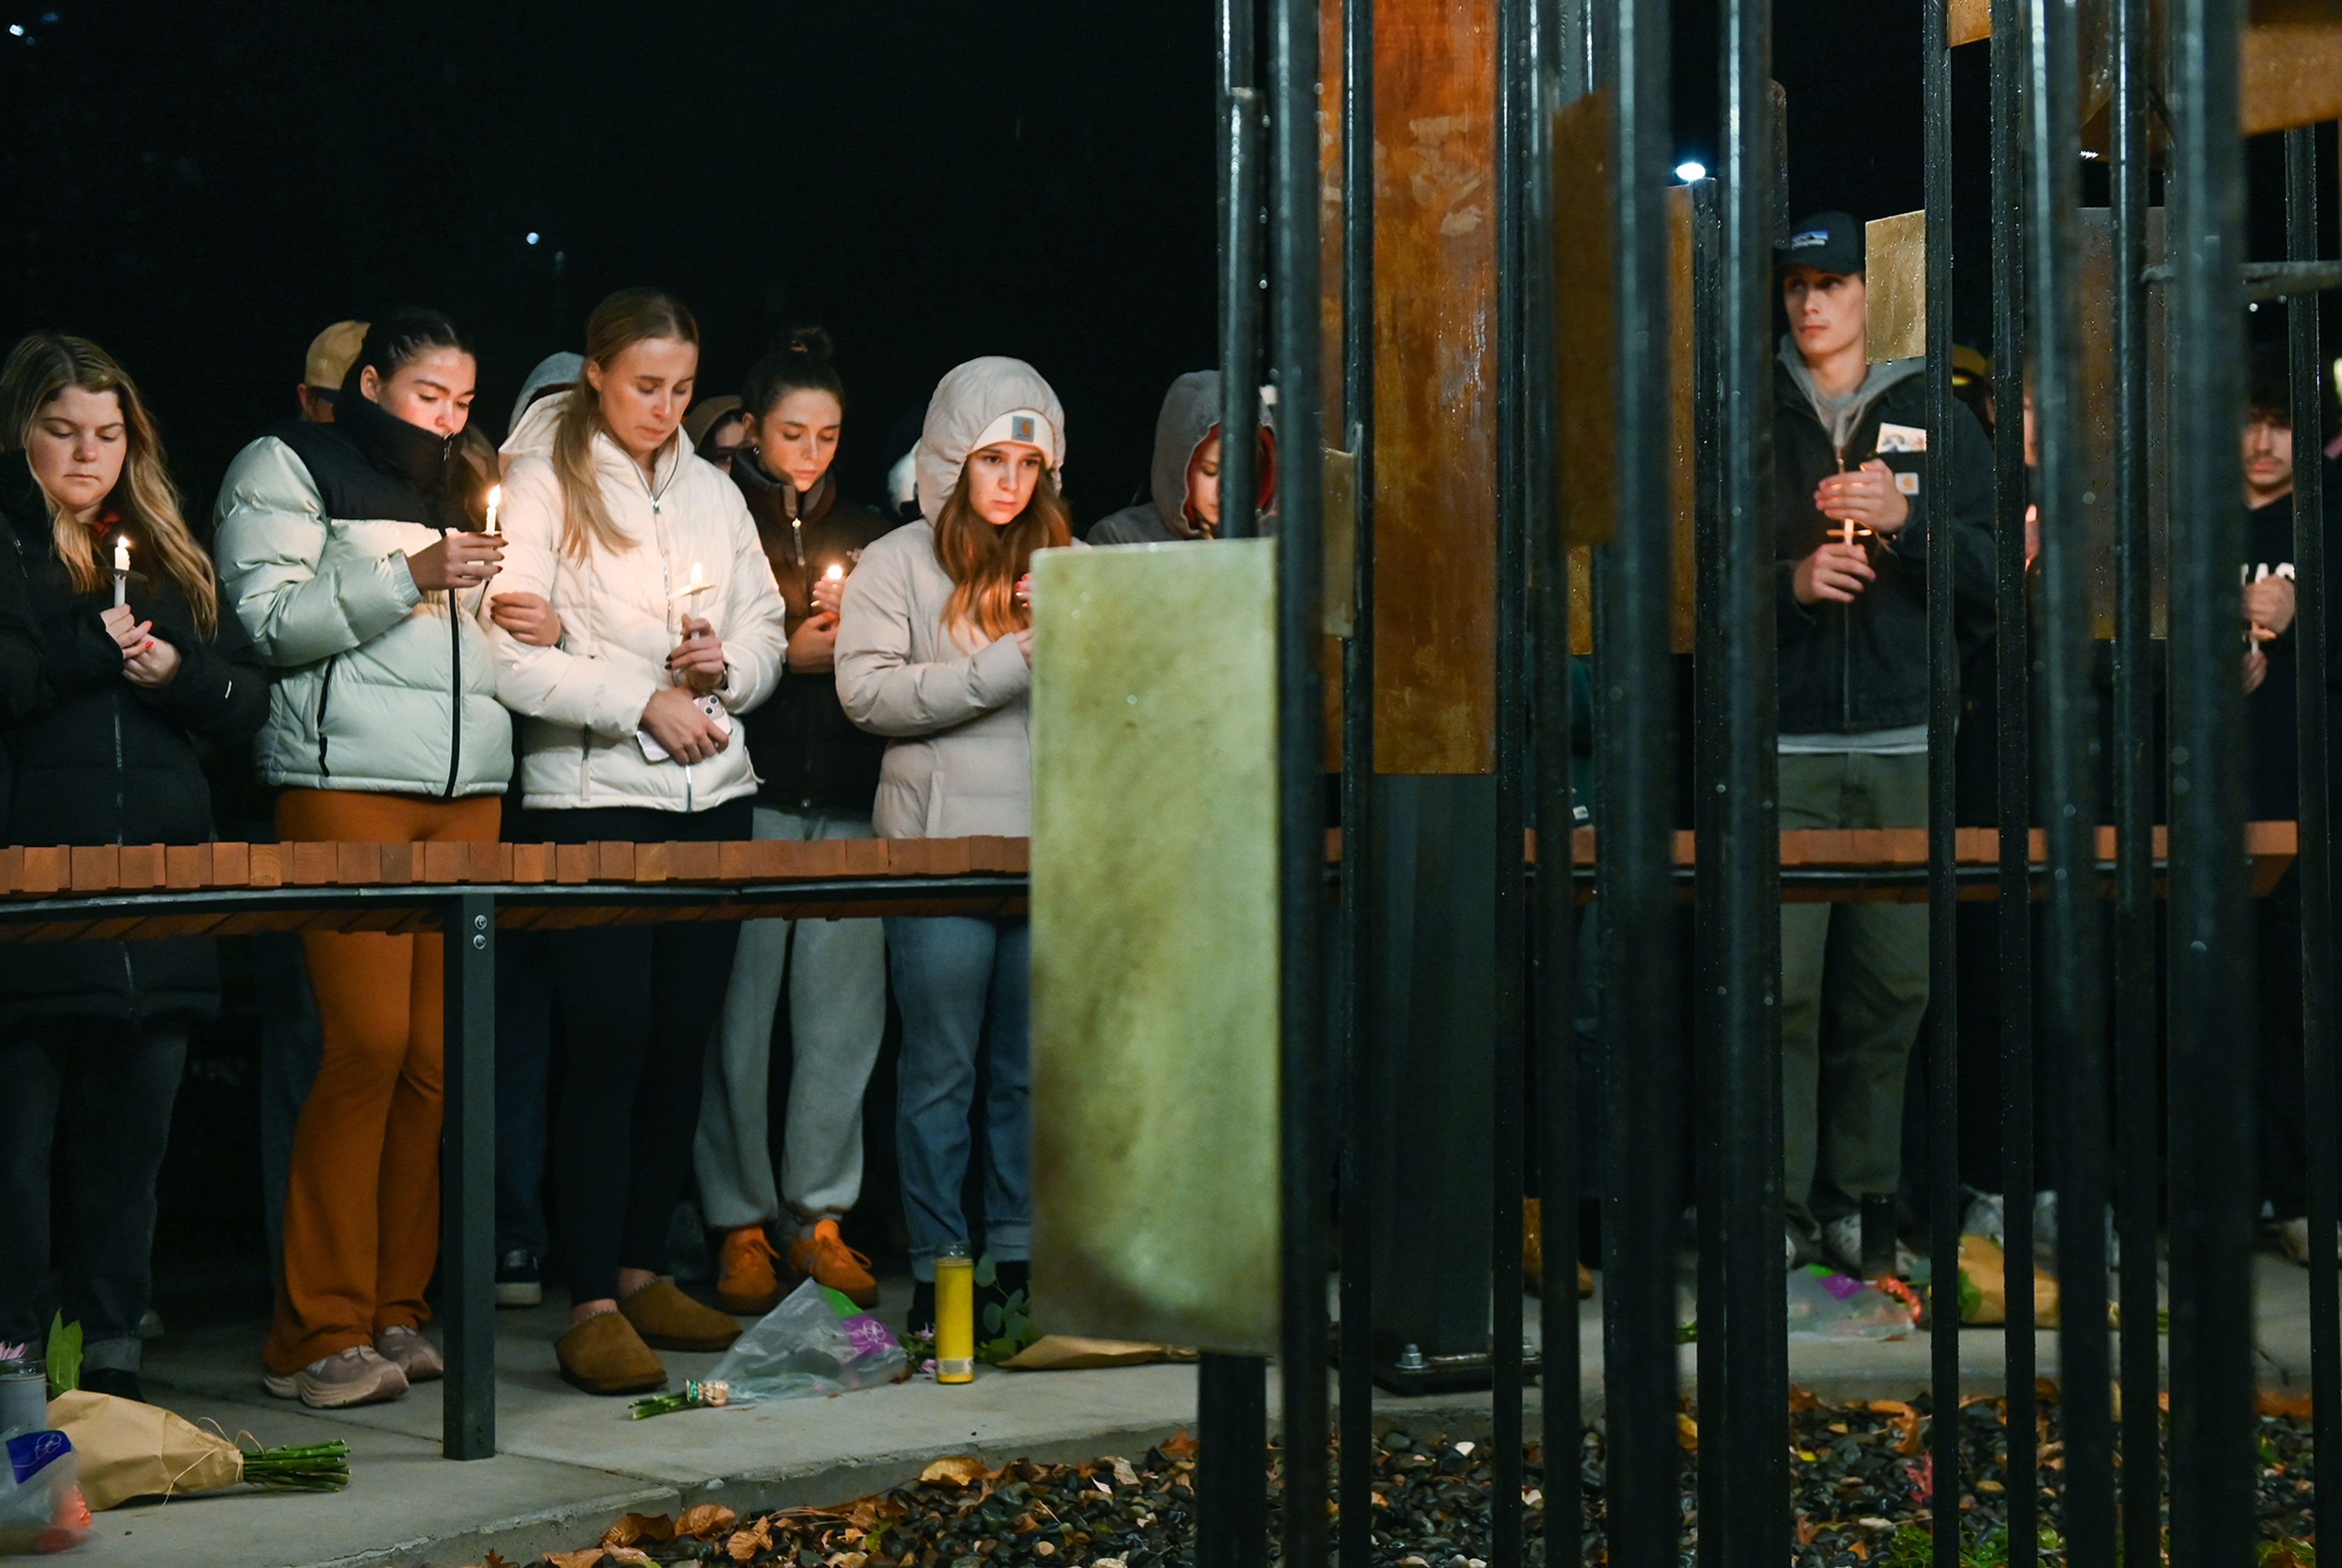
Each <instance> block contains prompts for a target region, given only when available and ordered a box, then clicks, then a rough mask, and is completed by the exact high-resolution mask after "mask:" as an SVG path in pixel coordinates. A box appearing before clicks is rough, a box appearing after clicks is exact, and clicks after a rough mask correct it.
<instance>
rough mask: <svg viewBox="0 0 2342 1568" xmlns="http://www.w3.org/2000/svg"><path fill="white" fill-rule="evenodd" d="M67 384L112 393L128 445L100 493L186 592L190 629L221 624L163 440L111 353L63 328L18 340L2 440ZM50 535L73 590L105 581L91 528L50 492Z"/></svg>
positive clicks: (207, 560)
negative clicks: (109, 490)
mask: <svg viewBox="0 0 2342 1568" xmlns="http://www.w3.org/2000/svg"><path fill="white" fill-rule="evenodd" d="M69 386H74V387H79V388H80V389H81V390H82V391H84V392H110V393H112V394H114V397H115V402H116V403H118V404H121V406H122V428H123V433H124V435H125V438H126V442H127V444H128V448H129V450H128V452H127V453H126V454H125V457H124V459H123V464H122V477H121V479H120V480H119V481H117V482H116V483H115V487H114V493H113V494H111V495H109V496H108V497H106V499H107V501H108V502H109V503H111V504H112V505H113V507H114V509H115V512H117V513H118V514H120V515H121V519H122V526H123V528H124V531H125V532H126V533H128V534H130V535H131V536H132V537H133V538H134V539H135V540H136V541H137V542H138V543H139V544H142V545H144V546H145V548H146V549H147V550H148V551H150V552H151V553H152V555H153V557H154V558H155V559H157V560H159V561H160V562H161V563H162V567H163V571H164V572H165V574H167V575H168V576H169V577H170V579H171V580H172V581H173V582H174V583H176V584H178V585H179V591H180V592H181V593H183V594H185V595H186V597H187V604H188V607H189V608H190V609H191V610H193V611H194V613H195V626H196V629H197V630H199V631H200V632H202V633H203V634H204V635H205V636H206V637H208V636H210V635H211V634H213V633H214V632H215V631H217V630H218V629H219V586H218V583H217V580H216V579H215V577H214V575H213V570H212V559H211V557H210V556H209V555H207V554H205V553H204V547H203V546H202V545H200V544H196V543H195V535H194V534H190V533H189V532H188V531H187V524H186V521H185V518H183V517H181V516H180V514H179V504H180V498H179V491H178V487H177V486H176V485H175V484H172V483H171V474H170V468H169V464H168V463H167V461H166V460H165V457H164V455H163V439H162V437H161V436H160V435H159V434H156V432H155V420H154V417H153V415H151V414H148V413H147V411H146V400H145V398H143V397H141V396H140V395H139V394H138V385H137V383H135V382H134V381H132V380H131V379H130V375H129V373H128V372H127V371H125V370H124V369H123V368H122V366H121V365H118V364H116V363H115V358H114V356H113V355H110V354H108V353H106V352H105V350H104V349H102V348H100V347H98V346H97V345H95V344H94V343H92V342H90V341H89V340H88V339H87V338H85V337H72V336H68V335H65V334H64V333H61V332H36V333H34V334H33V335H30V336H28V337H26V338H25V339H23V340H22V341H21V342H19V343H18V344H17V345H16V346H15V348H14V349H13V350H11V351H10V353H9V355H8V362H7V364H6V365H5V366H0V439H5V440H6V441H7V442H8V444H9V447H10V450H12V451H13V450H20V449H22V448H23V447H24V446H25V444H27V443H28V442H29V441H30V440H31V438H32V434H33V423H34V421H35V420H36V419H38V418H39V417H40V414H41V410H42V409H43V408H45V407H46V406H47V405H48V404H49V401H50V400H51V399H52V398H54V397H55V396H56V395H57V394H59V393H61V392H63V391H65V388H67V387H69ZM49 537H50V542H51V543H52V544H53V545H54V546H55V550H56V553H57V559H58V561H60V562H61V563H63V564H64V565H65V576H66V578H67V579H68V580H69V581H70V582H71V583H72V584H73V587H74V592H75V593H76V594H95V593H96V592H97V591H98V590H99V589H101V588H103V587H105V585H106V584H107V582H108V581H109V580H110V579H109V573H110V571H111V566H110V564H108V565H107V566H103V567H102V566H100V564H99V563H98V559H97V543H96V532H95V529H91V528H86V527H84V526H83V525H82V524H79V523H77V522H75V520H74V519H73V518H72V517H70V516H68V515H67V514H65V509H64V508H63V507H61V506H59V505H58V504H56V500H55V497H54V496H52V497H50V498H49Z"/></svg>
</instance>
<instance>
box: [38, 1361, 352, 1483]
mask: <svg viewBox="0 0 2342 1568" xmlns="http://www.w3.org/2000/svg"><path fill="white" fill-rule="evenodd" d="M49 1425H50V1426H52V1427H54V1428H55V1430H57V1431H59V1432H62V1433H65V1435H66V1436H67V1437H70V1438H71V1439H73V1445H74V1453H75V1455H76V1456H78V1458H79V1460H80V1462H81V1488H82V1493H83V1494H84V1495H85V1496H86V1497H87V1498H88V1499H89V1505H90V1506H91V1507H92V1508H94V1509H100V1510H104V1509H107V1508H112V1507H114V1506H115V1504H116V1503H123V1502H126V1501H127V1500H129V1499H130V1498H133V1497H175V1496H178V1495H180V1494H181V1493H189V1492H216V1491H218V1490H219V1489H220V1488H221V1487H224V1486H234V1485H236V1484H238V1483H250V1484H252V1485H255V1486H266V1487H275V1488H281V1489H288V1490H293V1491H300V1492H338V1491H339V1490H341V1488H343V1487H344V1486H346V1485H348V1484H349V1479H350V1467H349V1446H348V1444H346V1443H340V1442H338V1441H337V1442H334V1443H316V1444H314V1445H312V1446H309V1447H305V1448H259V1447H256V1446H255V1447H254V1448H250V1449H245V1448H240V1447H238V1446H237V1445H236V1444H235V1443H231V1442H229V1441H228V1440H227V1439H226V1438H225V1437H223V1436H220V1435H219V1434H218V1433H210V1432H205V1430H204V1429H203V1428H202V1427H199V1426H197V1425H195V1423H193V1422H190V1421H187V1420H185V1419H184V1418H182V1417H180V1416H176V1415H174V1414H172V1413H171V1412H169V1411H167V1410H165V1409H163V1408H162V1407H161V1406H159V1405H152V1404H141V1403H138V1402H137V1401H135V1400H130V1399H116V1398H115V1397H114V1396H113V1395H112V1394H106V1393H89V1392H87V1391H85V1390H82V1389H70V1390H67V1391H66V1392H65V1393H60V1394H59V1395H57V1397H56V1398H55V1399H53V1400H51V1401H49Z"/></svg>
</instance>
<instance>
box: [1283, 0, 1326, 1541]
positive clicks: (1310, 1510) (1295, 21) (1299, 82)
mask: <svg viewBox="0 0 2342 1568" xmlns="http://www.w3.org/2000/svg"><path fill="white" fill-rule="evenodd" d="M1270 51H1271V59H1270V65H1269V69H1270V73H1271V84H1270V89H1269V91H1270V101H1271V104H1272V105H1273V109H1272V112H1271V115H1270V133H1269V135H1270V145H1271V147H1272V154H1273V155H1272V158H1271V162H1270V174H1271V180H1272V185H1271V188H1272V190H1273V192H1274V200H1273V203H1272V210H1271V235H1272V236H1273V237H1272V242H1271V243H1272V255H1271V260H1272V264H1273V265H1272V271H1271V276H1272V279H1273V281H1274V289H1273V297H1272V300H1271V305H1272V309H1271V313H1270V328H1271V331H1272V333H1273V334H1274V338H1273V343H1274V355H1273V360H1272V363H1273V365H1274V366H1275V370H1276V387H1277V398H1278V401H1277V416H1278V428H1279V430H1280V431H1281V432H1282V434H1283V436H1284V441H1283V445H1282V457H1281V459H1280V461H1279V462H1278V464H1277V499H1278V502H1279V505H1278V508H1277V512H1278V524H1277V554H1276V597H1277V638H1276V641H1277V656H1276V728H1277V794H1278V832H1277V856H1278V881H1279V884H1280V892H1279V909H1278V924H1279V944H1278V945H1279V952H1278V985H1279V989H1280V993H1281V995H1280V998H1279V1006H1278V1012H1279V1014H1280V1020H1279V1022H1280V1029H1279V1037H1280V1064H1281V1069H1282V1081H1281V1084H1280V1091H1279V1098H1280V1104H1281V1112H1280V1120H1281V1122H1282V1124H1283V1132H1284V1147H1283V1151H1282V1156H1281V1169H1282V1183H1283V1186H1284V1203H1283V1210H1284V1213H1283V1220H1284V1270H1283V1280H1282V1282H1281V1283H1282V1297H1283V1310H1282V1314H1281V1315H1282V1329H1283V1333H1282V1338H1283V1353H1282V1363H1283V1364H1282V1368H1281V1370H1282V1373H1283V1387H1284V1416H1285V1529H1284V1541H1285V1559H1284V1561H1285V1565H1286V1568H1321V1565H1322V1564H1323V1563H1325V1561H1326V1497H1327V1492H1326V1482H1327V1476H1326V1469H1327V1466H1326V1435H1327V1433H1326V1275H1325V1256H1326V1174H1327V1167H1326V1161H1325V1158H1324V1152H1323V1151H1324V1144H1325V1134H1324V1121H1325V1108H1326V1098H1325V1077H1326V1074H1325V1066H1324V1061H1323V1057H1322V1052H1323V1049H1324V1034H1325V1031H1324V1020H1323V1017H1322V1016H1321V1014H1322V1011H1323V1007H1324V1003H1325V987H1324V982H1323V976H1322V974H1321V963H1322V958H1323V954H1322V953H1321V951H1320V949H1321V945H1322V944H1321V941H1320V936H1321V933H1322V931H1323V928H1324V925H1323V919H1324V904H1325V881H1326V793H1325V767H1326V742H1325V733H1326V732H1325V704H1324V698H1323V694H1322V693H1321V691H1320V689H1319V688H1320V682H1319V679H1318V674H1317V658H1318V651H1319V646H1320V639H1321V638H1322V637H1323V635H1324V626H1325V621H1324V616H1323V610H1322V606H1321V604H1320V598H1321V586H1322V584H1321V581H1320V580H1321V578H1322V577H1323V575H1324V567H1325V563H1324V562H1323V560H1322V559H1321V558H1320V554H1319V548H1320V538H1321V534H1322V528H1321V523H1322V519H1321V516H1320V504H1321V500H1322V494H1323V488H1324V478H1325V444H1324V438H1323V434H1322V433H1321V431H1320V428H1319V425H1320V419H1319V411H1318V404H1317V396H1318V377H1319V374H1320V373H1319V370H1318V358H1317V354H1318V341H1317V340H1318V314H1317V313H1318V273H1319V264H1318V255H1317V243H1318V234H1317V231H1318V180H1319V175H1318V148H1317V111H1318V104H1317V5H1316V0H1277V4H1276V11H1275V13H1274V15H1273V16H1272V19H1271V30H1270Z"/></svg>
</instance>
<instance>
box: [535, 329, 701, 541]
mask: <svg viewBox="0 0 2342 1568" xmlns="http://www.w3.org/2000/svg"><path fill="white" fill-rule="evenodd" d="M655 337H673V338H680V339H682V340H683V341H684V342H685V343H687V344H689V345H691V346H692V347H694V348H697V347H698V346H699V323H698V322H696V321H695V320H693V319H692V315H691V312H689V311H688V310H686V309H685V308H684V305H683V302H682V301H681V300H679V299H676V297H675V296H674V295H671V294H667V293H665V292H663V291H662V290H659V289H655V288H622V289H620V290H619V291H618V292H617V293H616V294H614V295H611V296H610V297H609V298H607V299H606V300H604V301H603V302H602V303H601V304H600V305H596V306H595V307H594V314H593V315H590V316H588V317H586V364H587V365H600V366H601V367H602V370H603V373H604V374H605V375H606V374H608V372H609V369H610V362H611V361H613V360H615V359H616V358H617V357H618V355H621V354H624V353H625V352H626V350H627V349H629V348H632V347H633V346H634V345H636V344H638V343H646V342H648V341H649V340H650V339H652V338H655ZM606 428H607V427H606V424H605V423H604V421H603V418H602V394H600V393H598V392H596V391H595V390H594V384H593V383H592V382H590V381H588V380H587V379H586V373H585V372H584V371H583V370H582V369H581V370H580V371H579V372H578V374H577V385H575V386H573V387H571V388H570V389H569V391H568V393H567V394H565V399H564V401H563V403H562V407H561V421H560V424H559V425H558V426H557V427H556V428H555V432H554V436H553V473H554V476H555V478H557V479H558V480H559V481H560V482H561V553H562V554H565V555H566V556H568V557H569V558H570V559H572V560H574V561H583V560H584V559H585V558H586V552H587V551H589V550H590V549H592V548H593V547H594V546H596V545H599V546H601V547H602V548H603V549H605V550H608V551H610V552H612V553H613V554H620V553H623V552H625V551H627V550H631V549H632V548H634V541H633V540H631V539H629V538H627V537H626V535H625V534H622V533H620V532H619V531H618V525H617V524H616V523H615V522H613V521H611V518H610V509H609V507H607V506H606V505H604V504H603V503H602V481H601V479H600V477H599V476H598V475H596V474H595V472H594V436H595V434H596V432H599V431H601V430H604V429H606ZM668 440H669V441H670V442H672V441H673V440H674V437H672V436H669V437H668ZM661 450H665V449H664V448H662V449H661Z"/></svg>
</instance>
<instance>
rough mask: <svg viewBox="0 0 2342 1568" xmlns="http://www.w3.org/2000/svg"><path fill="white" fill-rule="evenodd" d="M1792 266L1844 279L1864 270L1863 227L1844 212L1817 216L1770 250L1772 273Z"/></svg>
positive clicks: (1785, 270)
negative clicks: (1807, 267)
mask: <svg viewBox="0 0 2342 1568" xmlns="http://www.w3.org/2000/svg"><path fill="white" fill-rule="evenodd" d="M1793 266H1809V267H1812V268H1813V269H1814V270H1815V271H1816V272H1827V273H1836V274H1837V275H1840V276H1847V275H1852V274H1855V273H1858V272H1860V271H1862V270H1863V231H1862V225H1861V224H1859V223H1857V222H1856V221H1855V219H1854V218H1853V217H1852V216H1850V215H1847V214H1846V213H1816V214H1815V215H1813V216H1811V217H1809V218H1807V219H1806V220H1804V221H1803V222H1802V223H1798V224H1797V225H1793V226H1792V227H1791V228H1790V230H1789V232H1788V235H1787V237H1785V238H1784V239H1782V241H1781V242H1780V243H1779V244H1778V245H1775V246H1774V247H1773V270H1774V271H1775V272H1776V273H1784V272H1787V271H1788V270H1789V269H1790V268H1791V267H1793Z"/></svg>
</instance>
